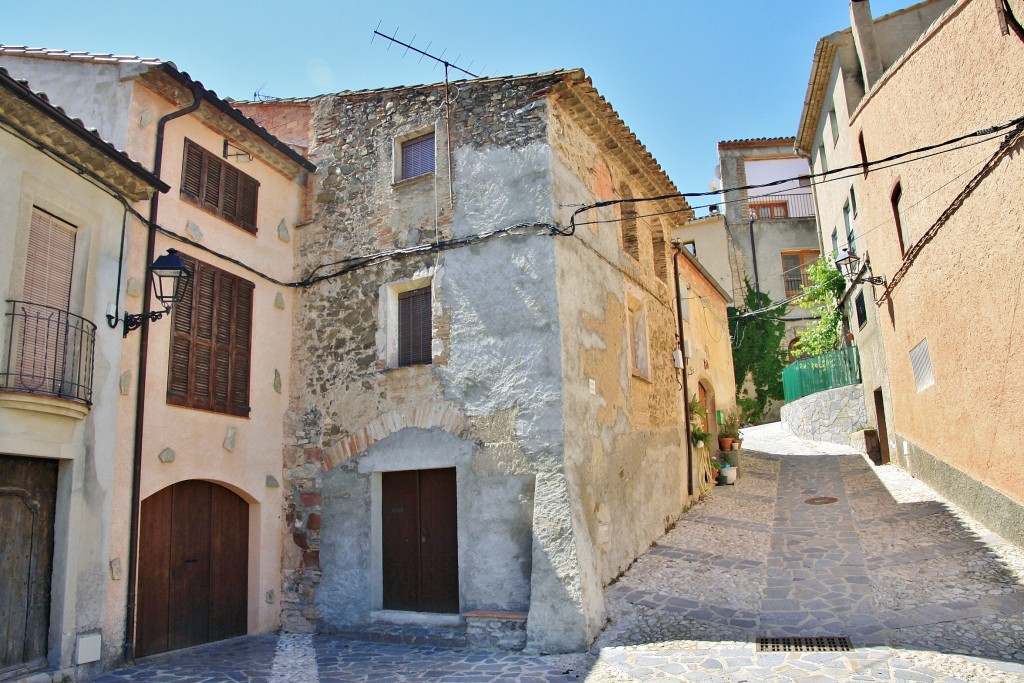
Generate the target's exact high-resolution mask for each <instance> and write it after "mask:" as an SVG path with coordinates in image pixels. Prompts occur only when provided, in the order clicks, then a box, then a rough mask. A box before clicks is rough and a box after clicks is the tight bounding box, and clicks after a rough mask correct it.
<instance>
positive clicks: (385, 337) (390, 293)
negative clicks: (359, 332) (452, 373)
mask: <svg viewBox="0 0 1024 683" xmlns="http://www.w3.org/2000/svg"><path fill="white" fill-rule="evenodd" d="M433 276H434V273H433V269H430V270H429V271H428V272H427V273H426V274H425V275H421V274H417V275H416V276H414V277H412V278H410V279H408V280H400V281H397V282H389V283H387V284H384V285H382V286H381V288H380V291H379V296H380V300H379V304H378V306H379V308H378V320H379V325H378V336H377V349H378V358H379V360H380V361H381V362H382V363H383V364H384V367H385V368H386V369H388V370H394V369H397V368H406V367H415V366H417V365H432V364H433V362H434V360H433V356H434V348H433V347H434V339H435V337H434V331H433V307H434V301H435V298H434V293H433V284H434V283H433ZM424 288H426V289H430V310H431V316H430V318H431V321H430V335H431V338H430V360H429V361H425V362H421V363H413V364H406V365H402V364H400V363H399V339H400V335H401V328H400V324H401V322H400V315H399V296H400V295H402V294H404V293H406V292H411V291H414V290H418V289H424Z"/></svg>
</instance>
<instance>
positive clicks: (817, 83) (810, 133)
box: [794, 37, 837, 158]
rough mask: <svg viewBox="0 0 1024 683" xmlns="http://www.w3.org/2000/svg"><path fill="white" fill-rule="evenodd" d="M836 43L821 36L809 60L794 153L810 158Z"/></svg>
mask: <svg viewBox="0 0 1024 683" xmlns="http://www.w3.org/2000/svg"><path fill="white" fill-rule="evenodd" d="M836 49H837V47H836V45H835V43H833V42H832V41H831V40H829V38H828V37H825V38H822V39H821V40H819V41H818V44H817V45H816V46H815V48H814V59H813V60H811V77H810V79H809V80H808V82H807V94H806V96H805V97H804V106H803V110H802V111H801V112H800V125H799V126H797V133H796V142H795V144H794V148H795V149H796V153H797V154H799V155H800V156H802V157H805V158H810V156H811V147H812V146H813V145H814V137H815V135H816V134H817V132H818V120H819V119H820V118H821V108H822V106H823V104H824V102H825V90H826V89H827V88H828V82H829V79H830V78H831V77H832V65H833V63H834V62H835V56H836Z"/></svg>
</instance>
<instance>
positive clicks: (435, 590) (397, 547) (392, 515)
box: [381, 468, 459, 613]
mask: <svg viewBox="0 0 1024 683" xmlns="http://www.w3.org/2000/svg"><path fill="white" fill-rule="evenodd" d="M381 488H382V501H381V516H382V525H381V526H382V534H383V558H382V559H383V564H384V609H394V610H409V611H413V612H447V613H457V612H458V611H459V545H458V533H457V532H458V524H457V521H456V512H457V509H456V496H455V469H454V468H451V469H439V470H418V471H408V472H385V473H384V474H383V475H382V486H381Z"/></svg>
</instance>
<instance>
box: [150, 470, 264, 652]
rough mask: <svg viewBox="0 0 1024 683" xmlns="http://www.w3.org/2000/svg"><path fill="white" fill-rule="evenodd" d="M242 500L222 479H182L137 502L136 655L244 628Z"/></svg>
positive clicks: (245, 528)
mask: <svg viewBox="0 0 1024 683" xmlns="http://www.w3.org/2000/svg"><path fill="white" fill-rule="evenodd" d="M248 546H249V506H248V504H247V503H246V502H245V501H244V500H243V499H242V498H240V497H239V496H237V495H235V494H234V493H232V492H231V491H229V490H228V489H226V488H224V487H223V486H218V485H216V484H211V483H210V482H206V481H183V482H179V483H177V484H174V485H173V486H169V487H167V488H165V489H163V490H162V491H158V492H157V493H154V494H153V495H152V496H150V497H149V498H147V499H146V500H144V501H142V516H141V518H140V521H139V584H138V585H139V605H138V620H137V622H138V626H137V631H136V646H135V654H136V655H138V656H140V657H141V656H144V655H151V654H155V653H157V652H165V651H167V650H177V649H179V648H183V647H191V646H192V645H199V644H200V643H208V642H211V641H214V640H223V639H224V638H231V637H233V636H240V635H244V634H245V632H246V597H247V594H248V575H249V571H248V557H249V553H248Z"/></svg>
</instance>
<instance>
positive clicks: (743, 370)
mask: <svg viewBox="0 0 1024 683" xmlns="http://www.w3.org/2000/svg"><path fill="white" fill-rule="evenodd" d="M743 284H744V288H745V294H744V297H743V302H742V303H741V304H740V305H739V306H736V307H730V308H729V320H730V327H731V332H732V362H733V369H734V371H735V374H736V389H737V392H738V394H739V395H738V396H737V403H738V404H739V405H740V406H741V407H742V408H743V412H744V413H745V415H744V417H745V418H746V419H745V420H744V421H745V422H746V421H755V420H757V419H759V418H760V417H761V415H762V414H764V409H765V406H766V405H767V404H768V401H769V400H770V399H781V398H782V396H783V394H782V369H783V367H784V365H785V362H786V352H785V351H784V350H783V348H782V340H783V338H784V337H785V334H786V324H785V323H784V322H782V321H781V320H779V318H782V317H784V316H785V315H786V307H785V306H780V307H778V308H772V309H771V310H762V309H765V308H767V307H768V306H770V305H771V303H772V301H771V299H770V298H769V297H768V295H767V294H765V293H764V292H758V291H756V290H755V289H754V287H753V285H751V284H750V281H749V280H744V283H743ZM748 379H749V380H750V386H752V387H753V391H752V392H751V391H749V389H748V385H747V380H748Z"/></svg>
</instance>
